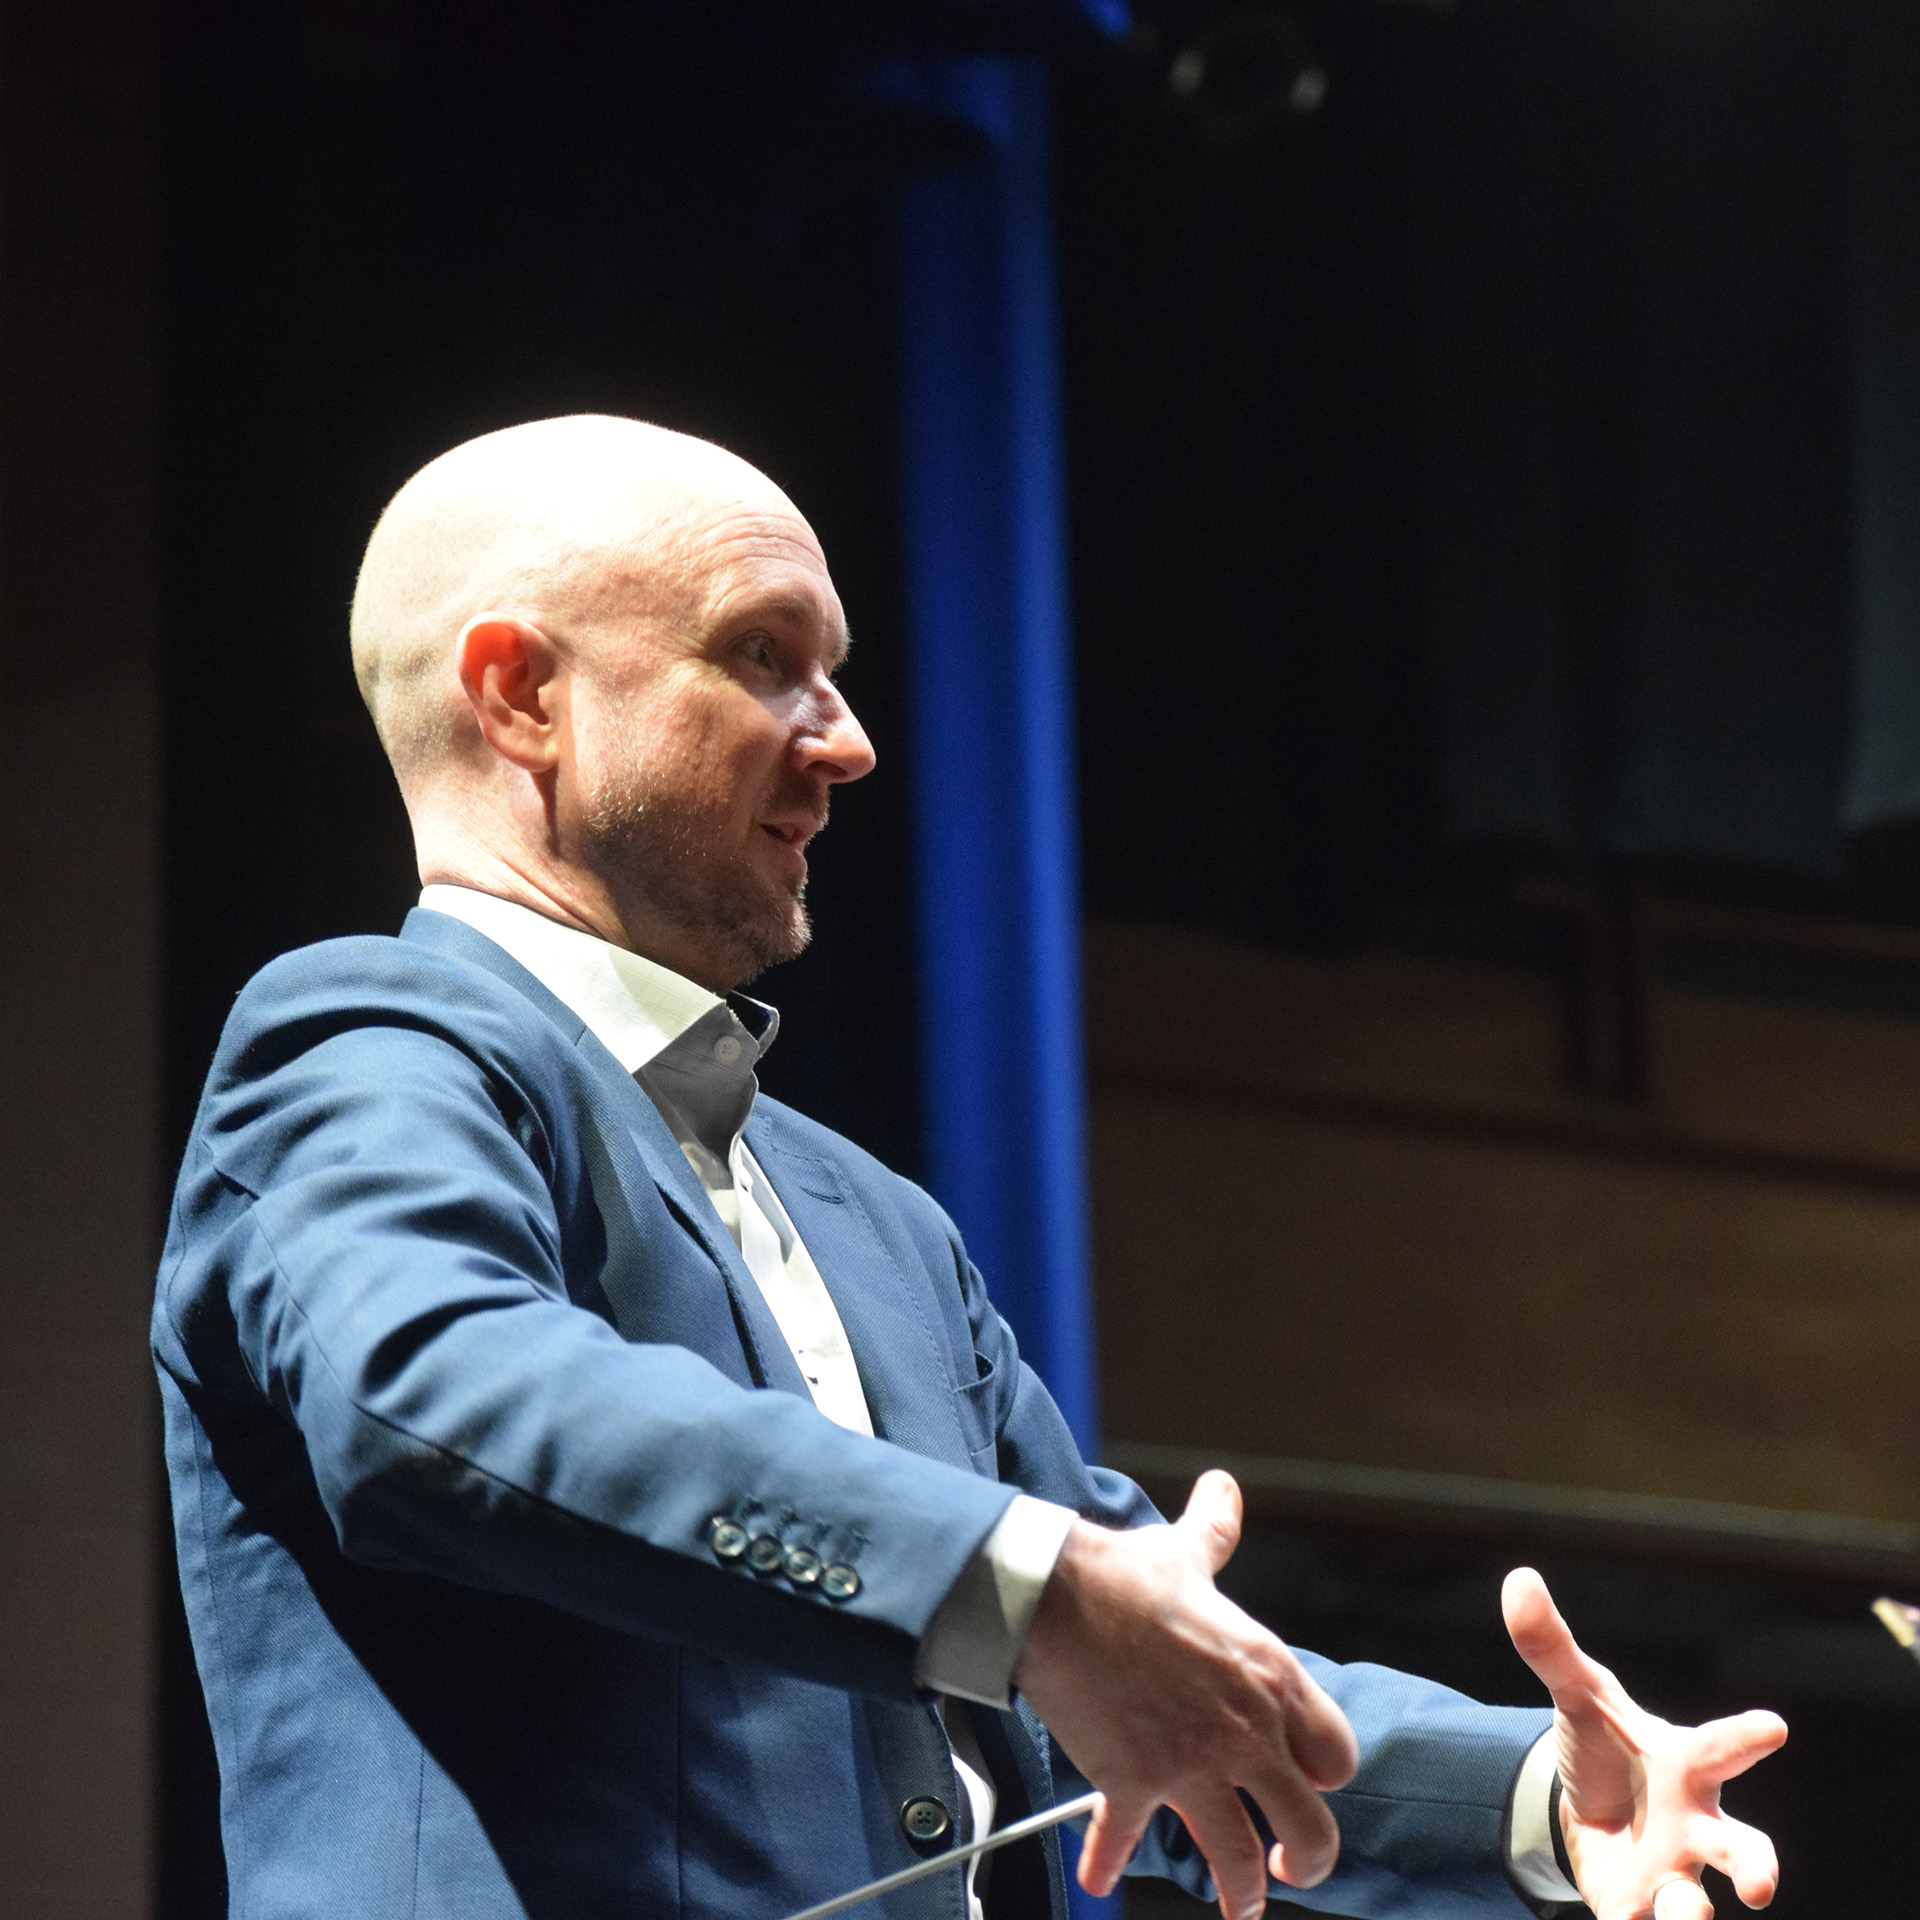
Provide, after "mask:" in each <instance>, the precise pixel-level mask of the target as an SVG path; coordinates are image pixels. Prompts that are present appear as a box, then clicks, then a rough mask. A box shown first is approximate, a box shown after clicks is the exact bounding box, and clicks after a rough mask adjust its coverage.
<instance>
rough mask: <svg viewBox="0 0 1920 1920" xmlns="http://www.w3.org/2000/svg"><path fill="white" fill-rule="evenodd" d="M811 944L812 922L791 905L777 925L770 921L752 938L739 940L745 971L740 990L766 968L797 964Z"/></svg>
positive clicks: (797, 905) (802, 909)
mask: <svg viewBox="0 0 1920 1920" xmlns="http://www.w3.org/2000/svg"><path fill="white" fill-rule="evenodd" d="M812 942H813V921H812V919H811V917H810V916H809V915H808V913H807V910H806V908H805V906H803V905H802V904H801V903H800V902H799V901H798V900H796V901H794V902H793V903H792V905H791V906H790V907H789V909H788V911H787V915H786V917H785V919H784V920H782V921H781V922H780V923H779V924H778V925H775V924H773V923H772V922H771V921H769V922H768V923H766V924H765V925H763V926H762V927H760V928H758V929H756V930H755V937H749V938H746V939H743V941H742V943H741V945H742V952H743V957H744V958H745V959H746V960H747V961H748V969H747V971H746V972H745V973H743V974H742V975H741V977H740V984H741V985H742V986H743V987H744V986H746V985H748V984H749V983H750V982H751V981H754V980H757V979H759V978H760V976H761V975H762V974H763V973H765V972H767V970H768V969H769V968H772V967H777V966H781V965H783V964H784V963H785V962H787V961H789V960H797V959H799V957H800V956H801V955H802V954H803V953H805V952H806V950H807V948H808V947H809V946H810V945H811V944H812Z"/></svg>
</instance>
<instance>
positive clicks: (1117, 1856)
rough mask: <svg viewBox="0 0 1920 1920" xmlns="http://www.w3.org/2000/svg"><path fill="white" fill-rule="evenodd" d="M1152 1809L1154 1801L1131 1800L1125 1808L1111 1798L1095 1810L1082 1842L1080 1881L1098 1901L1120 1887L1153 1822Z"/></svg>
mask: <svg viewBox="0 0 1920 1920" xmlns="http://www.w3.org/2000/svg"><path fill="white" fill-rule="evenodd" d="M1153 1809H1154V1803H1153V1801H1151V1800H1131V1801H1128V1802H1126V1803H1125V1804H1124V1805H1122V1804H1121V1803H1119V1802H1118V1801H1117V1800H1116V1799H1115V1798H1114V1797H1113V1796H1111V1795H1109V1796H1107V1797H1106V1798H1104V1799H1102V1800H1101V1802H1100V1804H1099V1805H1098V1806H1097V1807H1095V1808H1094V1810H1093V1818H1092V1819H1091V1820H1089V1821H1088V1822H1087V1831H1086V1835H1085V1837H1084V1838H1083V1839H1082V1840H1081V1842H1080V1871H1079V1881H1080V1884H1081V1885H1082V1886H1083V1887H1085V1888H1086V1890H1087V1891H1088V1892H1089V1893H1090V1894H1092V1895H1094V1897H1095V1898H1096V1899H1098V1898H1102V1897H1104V1896H1105V1895H1107V1894H1109V1893H1111V1892H1112V1891H1113V1890H1114V1888H1115V1887H1116V1886H1118V1885H1119V1884H1120V1876H1121V1875H1122V1874H1123V1873H1125V1872H1126V1870H1127V1862H1128V1861H1129V1860H1131V1859H1132V1858H1133V1850H1134V1848H1135V1847H1137V1846H1138V1845H1139V1844H1140V1836H1141V1835H1142V1834H1143V1833H1145V1832H1146V1830H1147V1822H1148V1821H1149V1820H1151V1819H1152V1818H1153Z"/></svg>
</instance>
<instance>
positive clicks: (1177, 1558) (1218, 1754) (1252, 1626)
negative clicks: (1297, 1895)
mask: <svg viewBox="0 0 1920 1920" xmlns="http://www.w3.org/2000/svg"><path fill="white" fill-rule="evenodd" d="M1239 1543H1240V1489H1239V1488H1238V1487H1237V1486H1235V1485H1234V1483H1233V1480H1232V1478H1231V1476H1230V1475H1228V1474H1224V1473H1219V1472H1214V1473H1206V1474H1202V1475H1201V1477H1200V1479H1199V1480H1198V1481H1197V1482H1196V1483H1195V1486H1194V1489H1193V1494H1192V1497H1191V1498H1190V1499H1189V1500H1188V1502H1187V1509H1186V1512H1185V1513H1183V1514H1182V1515H1181V1516H1180V1518H1179V1519H1178V1520H1177V1521H1175V1522H1174V1524H1173V1525H1172V1526H1168V1527H1157V1526H1156V1527H1139V1528H1135V1529H1132V1530H1130V1531H1128V1532H1124V1533H1114V1532H1109V1531H1107V1530H1106V1529H1104V1528H1101V1527H1093V1526H1088V1525H1087V1524H1086V1523H1085V1522H1084V1521H1082V1522H1078V1523H1076V1524H1075V1526H1074V1528H1073V1530H1072V1532H1070V1533H1069V1534H1068V1535H1067V1542H1066V1545H1065V1546H1064V1547H1063V1548H1062V1549H1061V1553H1060V1558H1059V1560H1058V1561H1057V1562H1056V1563H1055V1565H1054V1570H1053V1575H1052V1577H1051V1578H1050V1579H1049V1580H1048V1582H1047V1585H1046V1589H1045V1591H1044V1592H1043V1593H1042V1595H1041V1598H1040V1606H1039V1610H1038V1612H1036V1613H1035V1615H1034V1619H1033V1625H1032V1627H1031V1628H1030V1629H1029V1631H1028V1634H1027V1640H1026V1645H1025V1647H1024V1648H1023V1650H1022V1652H1021V1655H1020V1662H1019V1665H1018V1666H1017V1667H1016V1668H1015V1669H1014V1680H1015V1683H1016V1684H1017V1685H1018V1686H1019V1688H1020V1691H1021V1692H1022V1693H1023V1694H1024V1695H1025V1696H1026V1698H1027V1700H1028V1702H1029V1704H1030V1705H1031V1706H1032V1707H1033V1709H1034V1711H1035V1712H1036V1713H1038V1714H1039V1716H1040V1718H1041V1719H1042V1720H1044V1721H1045V1722H1046V1723H1047V1726H1048V1727H1049V1728H1050V1729H1051V1730H1052V1731H1053V1733H1054V1734H1055V1735H1056V1736H1057V1737H1058V1738H1059V1740H1060V1743H1061V1745H1062V1746H1064V1747H1065V1748H1066V1750H1067V1752H1068V1753H1070V1754H1071V1755H1072V1756H1073V1759H1074V1762H1075V1764H1076V1765H1077V1766H1078V1767H1079V1768H1080V1770H1081V1772H1082V1773H1084V1774H1085V1775H1086V1776H1087V1778H1088V1779H1089V1780H1091V1781H1092V1782H1093V1784H1094V1785H1095V1786H1096V1787H1098V1788H1099V1789H1100V1790H1101V1792H1102V1793H1104V1794H1105V1795H1106V1804H1105V1806H1103V1807H1102V1808H1101V1809H1100V1810H1099V1811H1098V1812H1097V1813H1095V1815H1094V1817H1093V1822H1092V1824H1091V1825H1090V1826H1089V1827H1088V1829H1087V1838H1086V1844H1085V1845H1084V1847H1083V1848H1082V1849H1081V1854H1080V1884H1081V1885H1082V1886H1083V1887H1085V1888H1086V1889H1087V1891H1088V1892H1089V1893H1106V1892H1109V1891H1110V1890H1111V1889H1112V1887H1113V1885H1114V1883H1115V1881H1117V1880H1118V1879H1119V1877H1120V1875H1121V1872H1122V1871H1123V1870H1124V1868H1125V1867H1126V1864H1127V1860H1128V1858H1129V1856H1130V1855H1131V1854H1132V1852H1133V1849H1134V1847H1135V1846H1136V1845H1137V1844H1138V1842H1139V1839H1140V1836H1141V1834H1142V1833H1144V1832H1145V1831H1146V1826H1147V1822H1148V1821H1149V1820H1150V1819H1151V1818H1152V1817H1153V1812H1154V1809H1155V1808H1156V1807H1159V1806H1161V1805H1166V1806H1170V1807H1172V1808H1173V1809H1174V1810H1175V1811H1176V1812H1177V1813H1178V1814H1179V1815H1180V1817H1181V1819H1183V1820H1184V1821H1185V1822H1186V1824H1187V1829H1188V1831H1189V1832H1190V1833H1191V1834H1192V1835H1193V1838H1194V1841H1195V1843H1196V1844H1197V1845H1198V1847H1199V1848H1200V1851H1201V1852H1202V1853H1203V1854H1204V1855H1205V1856H1206V1859H1207V1864H1208V1865H1209V1866H1210V1867H1211V1868H1212V1869H1213V1879H1214V1885H1215V1886H1216V1887H1217V1888H1218V1889H1219V1891H1220V1908H1221V1911H1222V1912H1223V1913H1224V1914H1225V1915H1226V1916H1227V1920H1250V1917H1251V1916H1254V1915H1258V1914H1260V1913H1262V1912H1263V1911H1264V1910H1265V1907H1266V1900H1267V1873H1268V1869H1269V1867H1271V1869H1272V1872H1273V1874H1274V1876H1275V1877H1276V1878H1277V1879H1281V1880H1285V1881H1288V1882H1290V1883H1291V1884H1292V1885H1294V1886H1297V1887H1310V1886H1314V1885H1317V1884H1318V1883H1319V1882H1320V1881H1322V1880H1324V1879H1325V1878H1326V1876H1327V1875H1328V1874H1329V1873H1331V1872H1332V1871H1333V1863H1334V1860H1335V1858H1336V1856H1337V1855H1338V1853H1339V1850H1340V1833H1339V1829H1338V1828H1337V1827H1336V1826H1335V1825H1334V1819H1333V1815H1332V1813H1331V1812H1329V1811H1328V1808H1327V1805H1326V1802H1325V1801H1323V1800H1322V1799H1321V1798H1320V1794H1321V1792H1322V1791H1327V1790H1331V1789H1332V1788H1334V1787H1338V1786H1342V1785H1344V1784H1345V1783H1346V1781H1347V1780H1349V1779H1350V1778H1351V1777H1352V1775H1353V1770H1354V1768H1355V1767H1356V1766H1357V1765H1358V1764H1359V1749H1358V1746H1357V1745H1356V1743H1355V1741H1354V1737H1353V1729H1352V1728H1351V1727H1349V1726H1348V1725H1347V1721H1346V1716H1345V1715H1344V1714H1343V1713H1342V1712H1341V1711H1340V1709H1339V1708H1338V1707H1337V1706H1335V1705H1334V1703H1333V1702H1332V1701H1331V1700H1330V1699H1329V1698H1328V1697H1327V1696H1326V1694H1325V1693H1323V1692H1322V1691H1321V1689H1320V1688H1319V1686H1318V1685H1317V1684H1316V1683H1315V1682H1314V1681H1313V1680H1312V1678H1311V1677H1310V1676H1309V1675H1308V1673H1307V1671H1306V1669H1305V1668H1304V1667H1302V1666H1301V1664H1300V1663H1299V1661H1298V1660H1296V1659H1295V1658H1294V1657H1293V1655H1292V1654H1291V1653H1290V1652H1288V1650H1287V1648H1286V1647H1285V1646H1284V1645H1283V1644H1282V1643H1281V1642H1280V1641H1279V1640H1277V1639H1276V1638H1275V1637H1274V1636H1273V1635H1272V1634H1271V1633H1269V1632H1268V1631H1267V1630H1266V1628H1264V1627H1262V1626H1261V1625H1259V1624H1258V1623H1257V1622H1256V1621H1254V1620H1251V1619H1249V1618H1248V1617H1247V1615H1246V1614H1244V1613H1242V1612H1241V1611H1240V1609H1239V1608H1238V1607H1236V1606H1235V1605H1234V1604H1233V1602H1232V1601H1231V1600H1228V1599H1227V1598H1226V1597H1225V1596H1224V1595H1223V1594H1221V1593H1220V1592H1219V1591H1217V1590H1216V1588H1215V1587H1214V1584H1213V1576H1214V1575H1215V1574H1216V1573H1218V1572H1219V1571H1220V1569H1221V1568H1222V1567H1223V1566H1225V1565H1226V1563H1227V1561H1228V1559H1229V1557H1230V1556H1231V1555H1232V1553H1233V1550H1234V1548H1235V1547H1236V1546H1238V1545H1239ZM1241 1789H1244V1790H1245V1792H1246V1793H1247V1794H1248V1796H1249V1797H1250V1798H1251V1799H1252V1800H1253V1801H1254V1802H1255V1804H1256V1805H1257V1806H1258V1807H1259V1808H1260V1810H1261V1812H1262V1813H1263V1814H1265V1815H1266V1819H1267V1824H1268V1825H1269V1826H1270V1827H1271V1828H1272V1829H1273V1833H1274V1836H1275V1839H1276V1841H1277V1843H1278V1844H1277V1845H1275V1846H1274V1847H1273V1849H1272V1851H1271V1854H1269V1853H1268V1850H1267V1849H1266V1848H1265V1847H1264V1846H1263V1845H1262V1844H1261V1840H1260V1836H1259V1833H1258V1832H1257V1831H1256V1829H1255V1827H1254V1824H1253V1822H1252V1821H1251V1820H1250V1819H1249V1818H1248V1817H1247V1810H1246V1807H1245V1806H1244V1804H1243V1803H1242V1801H1241V1799H1240V1794H1239V1791H1238V1790H1241Z"/></svg>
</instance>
